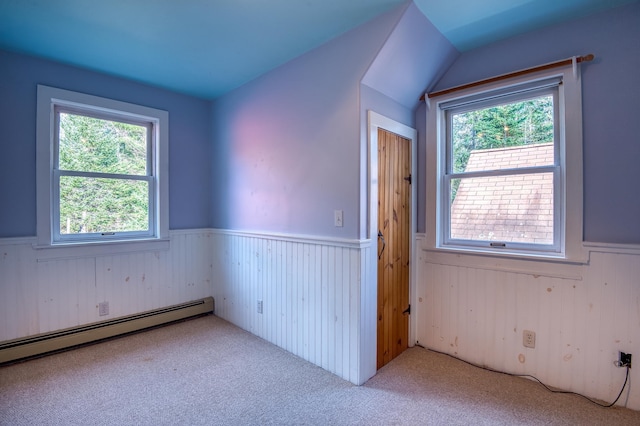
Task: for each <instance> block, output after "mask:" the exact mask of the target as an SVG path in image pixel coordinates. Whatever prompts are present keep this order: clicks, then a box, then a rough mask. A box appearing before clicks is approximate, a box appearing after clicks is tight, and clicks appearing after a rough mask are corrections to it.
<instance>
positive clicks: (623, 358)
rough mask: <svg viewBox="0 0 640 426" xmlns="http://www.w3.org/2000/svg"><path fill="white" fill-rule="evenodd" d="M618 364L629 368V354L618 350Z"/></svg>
mask: <svg viewBox="0 0 640 426" xmlns="http://www.w3.org/2000/svg"><path fill="white" fill-rule="evenodd" d="M618 366H619V367H629V368H631V354H627V353H624V352H620V363H619V365H618Z"/></svg>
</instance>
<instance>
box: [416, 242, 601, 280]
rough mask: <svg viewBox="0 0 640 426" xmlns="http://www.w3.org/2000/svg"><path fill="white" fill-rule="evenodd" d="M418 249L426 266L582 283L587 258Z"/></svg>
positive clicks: (430, 248) (448, 249)
mask: <svg viewBox="0 0 640 426" xmlns="http://www.w3.org/2000/svg"><path fill="white" fill-rule="evenodd" d="M421 248H422V252H423V256H422V258H423V260H424V261H425V262H427V263H433V264H439V265H448V266H462V267H467V268H475V269H487V270H493V271H503V272H513V273H519V274H527V275H532V276H547V277H554V278H566V279H573V280H582V267H583V265H585V264H587V263H588V257H583V256H577V257H574V258H566V257H560V256H551V255H549V254H544V255H538V254H535V255H534V254H523V253H512V252H498V251H489V250H487V251H477V250H465V249H462V248H435V247H427V246H426V244H425V245H423V246H422V247H421ZM580 254H581V255H582V254H583V253H580Z"/></svg>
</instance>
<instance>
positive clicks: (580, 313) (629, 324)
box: [416, 245, 640, 410]
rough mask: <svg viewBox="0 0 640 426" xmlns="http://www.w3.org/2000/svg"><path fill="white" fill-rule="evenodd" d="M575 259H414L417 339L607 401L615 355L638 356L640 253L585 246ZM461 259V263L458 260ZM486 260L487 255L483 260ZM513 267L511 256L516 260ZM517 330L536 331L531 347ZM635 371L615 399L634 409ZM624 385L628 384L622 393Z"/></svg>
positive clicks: (638, 397) (614, 384)
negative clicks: (503, 264) (583, 256)
mask: <svg viewBox="0 0 640 426" xmlns="http://www.w3.org/2000/svg"><path fill="white" fill-rule="evenodd" d="M589 250H590V261H589V263H588V264H584V265H575V264H574V265H564V266H563V265H559V264H557V263H554V264H548V263H546V262H531V261H528V262H522V265H521V266H522V272H517V269H518V266H517V264H516V265H515V266H514V265H509V267H508V268H498V267H494V266H486V267H485V266H482V265H481V264H480V263H481V262H479V261H478V257H472V256H465V255H460V254H450V255H449V256H451V262H446V261H442V260H443V259H445V258H446V256H441V255H434V254H433V253H432V252H429V251H422V252H421V253H420V255H419V263H418V280H417V298H418V309H416V315H417V316H418V318H417V320H416V323H417V330H416V336H417V340H418V342H419V343H420V344H422V345H423V346H426V347H428V348H431V349H435V350H438V351H442V352H446V353H449V354H452V355H455V356H457V357H460V358H462V359H464V360H467V361H470V362H472V363H475V364H479V365H485V366H488V367H491V368H494V369H496V370H500V371H505V372H511V373H519V374H531V375H533V376H535V377H537V378H539V379H540V380H542V381H543V382H544V383H545V384H547V385H550V386H553V387H556V388H560V389H565V390H571V391H574V392H578V393H582V394H585V395H588V396H590V397H592V398H598V399H601V400H604V401H609V402H611V401H613V400H614V399H615V398H616V396H617V394H618V392H619V391H620V388H621V387H622V384H623V382H624V378H625V369H624V368H617V367H615V366H614V364H613V363H614V361H615V360H617V359H618V352H619V351H623V352H630V353H632V354H636V353H639V354H640V281H638V277H640V250H637V249H636V248H632V249H626V248H624V249H620V250H618V249H616V248H615V247H598V246H597V245H593V246H591V247H589ZM466 258H469V259H468V260H469V261H468V264H470V265H473V266H464V265H465V263H467V262H465V260H466ZM491 262H492V260H488V261H487V265H491ZM516 263H517V262H516ZM523 330H532V331H534V332H535V333H536V347H535V348H534V349H529V348H525V347H524V346H523V343H522V342H523V340H522V332H523ZM639 381H640V371H638V369H631V378H630V384H631V388H627V389H626V390H625V393H624V394H623V397H622V398H621V400H620V402H619V404H623V405H625V404H626V406H627V407H629V408H632V409H636V410H638V409H640V388H639V387H638V386H636V385H634V383H637V382H639ZM629 389H630V390H629Z"/></svg>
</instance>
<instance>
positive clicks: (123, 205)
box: [60, 176, 149, 235]
mask: <svg viewBox="0 0 640 426" xmlns="http://www.w3.org/2000/svg"><path fill="white" fill-rule="evenodd" d="M148 196H149V184H148V182H147V181H140V180H129V179H104V178H87V177H76V176H61V177H60V234H61V235H64V234H85V233H102V232H125V231H146V230H148V229H149V202H148Z"/></svg>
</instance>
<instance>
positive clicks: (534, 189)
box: [450, 173, 553, 244]
mask: <svg viewBox="0 0 640 426" xmlns="http://www.w3.org/2000/svg"><path fill="white" fill-rule="evenodd" d="M450 191H451V200H452V202H451V205H450V208H451V223H450V225H451V226H450V238H452V239H463V240H474V241H500V242H518V243H533V244H553V173H533V174H521V175H507V176H490V177H477V178H464V179H452V181H451V187H450Z"/></svg>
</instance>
